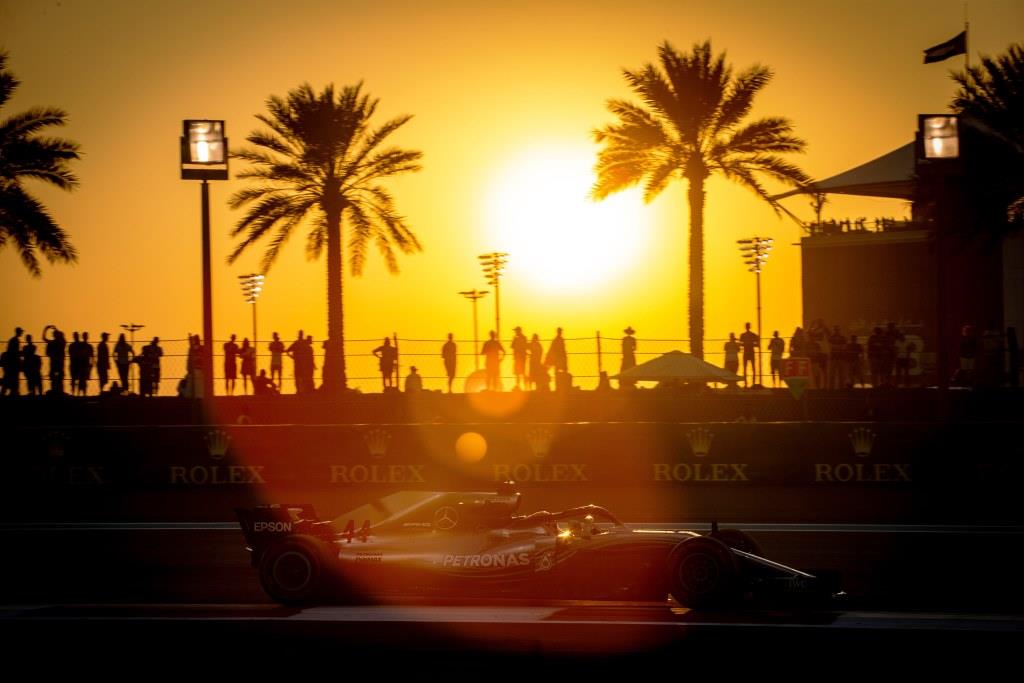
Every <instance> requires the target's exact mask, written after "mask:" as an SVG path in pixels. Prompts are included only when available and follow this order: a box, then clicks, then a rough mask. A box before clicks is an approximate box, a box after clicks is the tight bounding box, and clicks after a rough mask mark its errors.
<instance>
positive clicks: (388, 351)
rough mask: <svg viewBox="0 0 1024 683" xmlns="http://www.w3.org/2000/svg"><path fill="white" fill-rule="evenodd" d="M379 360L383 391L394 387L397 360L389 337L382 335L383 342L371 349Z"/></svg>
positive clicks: (396, 353) (396, 354)
mask: <svg viewBox="0 0 1024 683" xmlns="http://www.w3.org/2000/svg"><path fill="white" fill-rule="evenodd" d="M373 355H375V356H376V357H377V358H378V359H379V360H380V363H379V366H380V376H381V379H382V380H383V382H384V391H387V390H388V389H392V388H394V387H395V362H396V361H397V360H398V352H397V351H396V350H395V347H394V346H392V345H391V339H389V338H388V337H384V343H383V344H381V345H380V346H378V347H377V348H375V349H374V350H373Z"/></svg>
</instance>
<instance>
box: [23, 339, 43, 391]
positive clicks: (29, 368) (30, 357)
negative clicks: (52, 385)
mask: <svg viewBox="0 0 1024 683" xmlns="http://www.w3.org/2000/svg"><path fill="white" fill-rule="evenodd" d="M21 371H22V373H24V375H25V385H26V388H27V391H28V394H29V396H42V395H43V359H42V358H41V357H40V356H39V353H38V350H37V349H36V345H35V344H33V343H32V335H31V334H29V335H26V336H25V346H24V347H22V349H21Z"/></svg>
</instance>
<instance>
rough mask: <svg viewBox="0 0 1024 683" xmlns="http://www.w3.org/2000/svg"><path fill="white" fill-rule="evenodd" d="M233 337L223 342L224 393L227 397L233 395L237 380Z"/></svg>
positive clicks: (235, 346)
mask: <svg viewBox="0 0 1024 683" xmlns="http://www.w3.org/2000/svg"><path fill="white" fill-rule="evenodd" d="M235 339H236V337H235V335H231V339H229V340H228V341H226V342H224V392H225V393H226V394H227V395H228V396H233V395H234V393H235V382H236V381H237V380H238V351H239V348H238V344H236V343H235Z"/></svg>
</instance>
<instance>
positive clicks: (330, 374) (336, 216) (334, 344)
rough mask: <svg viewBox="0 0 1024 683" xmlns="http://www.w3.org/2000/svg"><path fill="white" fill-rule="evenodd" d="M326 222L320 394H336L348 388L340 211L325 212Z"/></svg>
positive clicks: (329, 210)
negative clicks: (324, 331) (324, 333)
mask: <svg viewBox="0 0 1024 683" xmlns="http://www.w3.org/2000/svg"><path fill="white" fill-rule="evenodd" d="M325 218H326V222H327V345H326V350H325V353H324V374H323V378H324V383H323V387H324V391H325V392H326V393H328V394H340V393H341V392H343V391H344V390H345V389H347V388H348V377H347V375H346V372H345V322H344V320H345V318H344V305H343V302H342V297H341V295H342V282H341V279H342V276H343V273H342V265H343V264H342V259H341V210H340V209H335V208H330V209H328V210H327V211H325Z"/></svg>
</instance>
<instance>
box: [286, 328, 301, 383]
mask: <svg viewBox="0 0 1024 683" xmlns="http://www.w3.org/2000/svg"><path fill="white" fill-rule="evenodd" d="M302 335H303V332H302V330H299V335H298V336H297V337H295V341H293V342H292V343H291V344H289V345H288V348H287V349H286V350H285V353H287V354H288V356H289V357H290V358H291V359H292V374H293V375H294V377H295V393H296V394H301V393H303V389H302V379H301V377H302V376H301V373H300V372H299V365H300V363H302V362H303V361H302V346H303V345H304V344H305V343H306V340H305V338H303V336H302Z"/></svg>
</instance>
